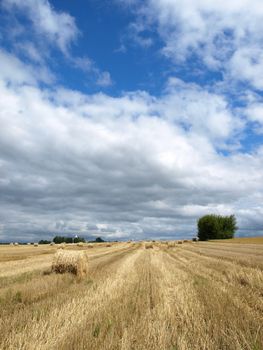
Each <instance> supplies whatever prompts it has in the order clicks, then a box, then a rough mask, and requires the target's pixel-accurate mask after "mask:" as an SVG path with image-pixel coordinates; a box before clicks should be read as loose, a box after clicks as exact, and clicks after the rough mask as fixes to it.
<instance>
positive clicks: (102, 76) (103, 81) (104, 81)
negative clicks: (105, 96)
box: [97, 72, 112, 87]
mask: <svg viewBox="0 0 263 350" xmlns="http://www.w3.org/2000/svg"><path fill="white" fill-rule="evenodd" d="M97 85H99V86H104V87H106V86H110V85H112V80H111V76H110V73H109V72H99V77H98V79H97Z"/></svg>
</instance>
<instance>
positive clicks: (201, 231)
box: [197, 214, 237, 241]
mask: <svg viewBox="0 0 263 350" xmlns="http://www.w3.org/2000/svg"><path fill="white" fill-rule="evenodd" d="M197 227H198V238H199V240H200V241H206V240H209V239H226V238H233V237H234V234H235V231H236V230H237V222H236V218H235V215H230V216H221V215H215V214H210V215H205V216H203V217H201V218H200V219H199V220H198V222H197Z"/></svg>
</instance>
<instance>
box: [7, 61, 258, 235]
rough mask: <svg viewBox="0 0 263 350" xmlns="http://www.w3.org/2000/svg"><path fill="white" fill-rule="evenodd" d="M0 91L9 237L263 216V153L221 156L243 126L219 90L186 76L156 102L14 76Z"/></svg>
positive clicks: (133, 230)
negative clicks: (212, 216)
mask: <svg viewBox="0 0 263 350" xmlns="http://www.w3.org/2000/svg"><path fill="white" fill-rule="evenodd" d="M18 69H21V70H22V71H23V67H20V68H18ZM14 79H15V77H14ZM0 96H1V99H0V111H1V112H0V119H1V121H0V122H1V129H0V149H1V154H0V174H1V177H0V191H1V197H0V202H1V227H0V230H1V237H2V239H12V238H11V237H16V238H17V239H22V238H24V239H29V240H32V239H33V238H35V239H37V237H44V236H47V237H50V236H52V235H53V234H56V233H64V234H73V233H74V232H79V233H80V234H83V235H89V236H98V235H100V236H103V237H108V238H112V239H116V238H121V237H131V238H137V239H138V238H145V237H157V236H158V237H171V236H172V237H180V236H182V235H189V236H192V235H193V234H194V233H195V222H196V219H197V218H198V216H200V215H203V214H204V213H207V212H218V213H233V212H235V213H236V214H237V216H238V218H241V220H243V221H242V222H243V223H244V225H245V227H247V225H248V223H249V222H251V221H250V218H251V216H252V214H251V213H254V214H255V215H260V210H259V209H258V208H261V207H260V201H261V199H262V197H263V193H262V189H261V187H262V186H261V184H262V180H263V175H262V172H261V171H260V169H261V164H262V160H263V152H261V151H260V150H258V152H257V153H254V154H243V153H240V152H237V151H235V152H233V153H231V154H230V155H229V156H228V157H225V156H224V155H222V154H221V153H220V152H218V150H217V147H218V145H219V146H220V145H221V144H222V142H227V140H228V139H229V138H231V137H232V135H233V133H235V128H236V127H237V128H239V127H240V124H239V120H238V118H237V117H236V116H235V115H233V113H232V112H231V111H230V110H229V109H228V105H227V103H226V102H225V101H224V98H223V97H222V96H220V95H216V94H215V93H211V92H209V91H200V88H199V87H198V86H196V85H193V84H189V85H188V84H186V83H183V82H182V81H179V80H176V81H175V80H174V81H170V82H169V83H168V85H167V89H166V91H165V93H164V94H163V96H161V97H159V98H157V97H153V96H151V95H149V94H148V93H147V92H143V91H136V92H133V93H124V94H123V96H120V97H111V96H108V95H105V94H102V93H99V94H93V95H85V94H81V93H79V92H77V91H72V90H67V89H64V88H56V89H55V90H51V89H48V88H46V89H44V90H43V89H40V88H39V87H38V86H37V85H36V84H34V82H32V81H31V80H27V79H26V78H23V79H22V78H20V75H19V74H17V81H16V83H15V82H13V83H12V84H11V85H10V83H9V81H8V78H7V77H5V76H2V78H1V83H0ZM182 101H184V102H185V106H187V108H188V109H187V111H186V112H185V111H184V110H183V102H182ZM211 101H212V102H211ZM214 114H216V117H214ZM179 116H181V117H179ZM210 118H212V122H210ZM213 118H216V121H214V120H213ZM236 118H237V122H236V121H235V119H236ZM228 119H230V120H231V123H229V124H231V125H234V127H233V126H231V127H230V126H226V127H225V129H224V130H223V132H222V131H218V130H219V128H218V127H217V124H219V125H220V122H223V123H225V122H226V121H227V120H228ZM181 121H183V123H182V122H181ZM185 123H186V124H187V127H185V125H184V124H185ZM236 125H237V126H236ZM203 128H204V129H205V128H208V129H205V130H206V131H205V132H202V129H203ZM248 202H250V203H251V204H250V207H249V208H250V213H249V215H247V214H246V209H247V203H248ZM253 222H255V220H254V221H253ZM255 229H259V226H258V224H257V222H256V223H255ZM10 236H11V237H10Z"/></svg>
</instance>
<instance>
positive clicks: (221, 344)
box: [0, 241, 263, 350]
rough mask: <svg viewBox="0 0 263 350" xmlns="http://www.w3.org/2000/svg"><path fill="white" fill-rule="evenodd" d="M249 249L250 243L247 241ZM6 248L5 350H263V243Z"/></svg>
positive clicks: (0, 252) (0, 342)
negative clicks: (81, 271)
mask: <svg viewBox="0 0 263 350" xmlns="http://www.w3.org/2000/svg"><path fill="white" fill-rule="evenodd" d="M244 242H245V241H244ZM151 245H152V247H148V249H145V244H144V243H126V242H125V243H115V244H112V245H111V246H110V247H109V246H106V244H96V245H94V247H93V249H88V247H87V246H85V245H84V246H83V247H78V246H76V245H75V246H74V245H67V246H66V247H65V250H84V251H85V252H86V254H87V255H88V259H89V272H88V274H87V276H86V277H85V278H83V279H81V280H78V279H77V278H76V276H74V275H72V274H68V273H66V274H55V273H51V264H52V258H53V255H54V253H55V252H56V251H57V246H44V245H43V246H38V247H33V246H0V310H1V313H0V334H1V337H0V349H2V350H5V349H8V350H10V349H11V350H13V349H14V350H19V349H26V350H33V349H35V350H44V349H45V350H48V349H49V350H50V349H57V350H58V349H59V350H72V349H94V350H95V349H123V350H130V349H134V350H135V349H136V350H139V349H151V350H155V349H156V350H157V349H158V350H160V349H167V350H191V349H198V350H200V349H207V350H211V349H213V350H217V349H228V350H236V349H240V350H241V349H251V350H260V349H263V326H262V325H263V244H255V243H253V242H252V243H251V242H249V243H242V242H240V243H239V244H234V243H231V241H230V242H223V243H218V242H197V243H195V242H193V243H192V242H184V243H183V244H180V245H178V244H174V245H169V246H168V245H167V244H165V243H161V242H154V243H152V244H151Z"/></svg>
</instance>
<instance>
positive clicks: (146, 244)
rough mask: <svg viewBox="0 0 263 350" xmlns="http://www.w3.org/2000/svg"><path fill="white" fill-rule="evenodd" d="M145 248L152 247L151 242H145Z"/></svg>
mask: <svg viewBox="0 0 263 350" xmlns="http://www.w3.org/2000/svg"><path fill="white" fill-rule="evenodd" d="M145 249H153V245H152V243H145Z"/></svg>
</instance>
